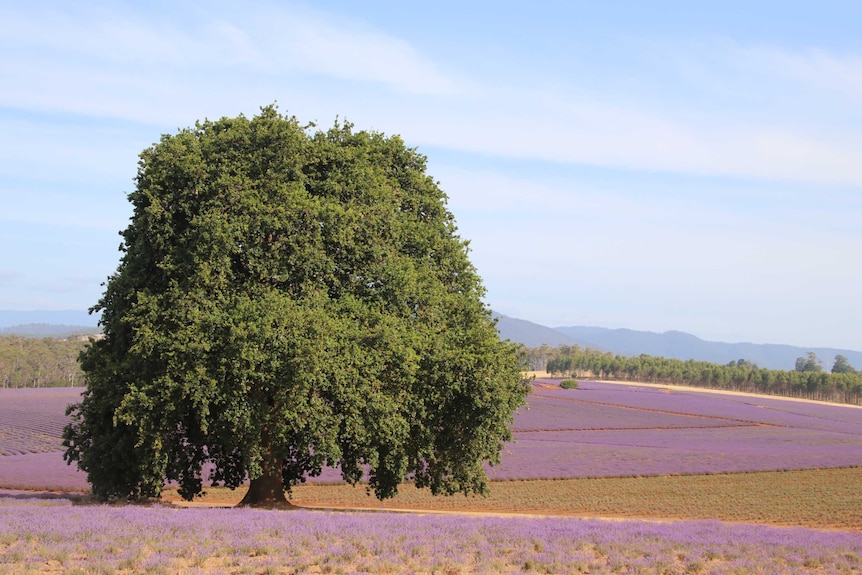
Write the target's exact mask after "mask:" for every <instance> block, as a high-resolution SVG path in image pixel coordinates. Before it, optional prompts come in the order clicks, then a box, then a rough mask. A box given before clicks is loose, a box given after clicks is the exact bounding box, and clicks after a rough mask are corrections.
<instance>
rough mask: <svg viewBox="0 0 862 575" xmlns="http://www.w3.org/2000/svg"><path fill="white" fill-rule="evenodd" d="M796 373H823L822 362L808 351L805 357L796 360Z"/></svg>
mask: <svg viewBox="0 0 862 575" xmlns="http://www.w3.org/2000/svg"><path fill="white" fill-rule="evenodd" d="M796 371H809V372H820V371H823V362H822V361H820V358H819V357H817V355H816V354H815V353H814V352H813V351H809V352H808V353H807V354H806V355H805V357H797V358H796Z"/></svg>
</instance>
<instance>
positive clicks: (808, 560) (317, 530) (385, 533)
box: [0, 381, 862, 575]
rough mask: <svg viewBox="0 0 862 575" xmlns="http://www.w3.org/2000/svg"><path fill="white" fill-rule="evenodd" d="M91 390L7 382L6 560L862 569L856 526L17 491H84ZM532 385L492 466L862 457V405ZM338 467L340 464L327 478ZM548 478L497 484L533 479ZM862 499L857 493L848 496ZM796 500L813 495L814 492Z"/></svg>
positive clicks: (669, 466)
mask: <svg viewBox="0 0 862 575" xmlns="http://www.w3.org/2000/svg"><path fill="white" fill-rule="evenodd" d="M80 392H81V389H80V388H68V389H42V390H0V517H2V521H0V575H3V574H6V573H8V574H12V573H15V574H17V573H28V572H29V573H80V574H84V573H103V574H109V573H117V574H122V573H154V574H161V573H165V574H167V573H189V574H214V573H427V574H431V573H440V574H456V573H593V574H603V573H640V574H646V575H653V574H655V575H658V574H663V573H692V574H738V575H742V574H772V573H812V574H832V573H836V574H838V573H840V574H850V573H859V572H862V538H860V537H859V532H858V531H852V530H851V531H846V530H839V529H830V530H818V529H810V528H801V527H790V528H789V527H769V526H764V525H748V524H735V523H721V522H719V521H693V520H674V521H639V520H619V519H617V520H614V521H603V520H597V519H577V518H572V517H564V516H555V517H543V516H539V515H537V516H533V517H525V516H495V515H486V516H465V515H463V514H459V515H445V514H436V515H435V514H422V515H415V514H404V513H399V514H396V513H382V512H354V513H336V512H331V511H330V512H326V511H311V510H300V511H291V512H284V511H261V510H250V509H221V508H209V509H207V508H187V509H179V508H174V507H167V506H158V505H157V506H151V507H144V506H105V505H94V504H87V503H86V499H83V500H82V499H80V498H76V497H74V496H73V497H64V496H44V495H43V496H41V497H40V498H33V497H32V496H31V495H28V494H27V493H19V492H14V491H11V490H10V489H31V490H34V489H35V490H59V491H86V489H87V484H86V478H85V477H84V475H83V474H81V473H79V472H77V471H76V469H75V468H74V467H69V466H67V465H66V464H65V463H64V462H63V461H62V457H61V454H62V452H61V449H62V446H61V437H60V434H61V431H62V427H63V425H64V424H65V423H66V421H67V418H66V417H65V416H64V412H65V407H66V405H67V404H68V403H70V402H73V401H76V399H77V397H78V395H79V394H80ZM528 401H529V409H523V410H522V411H521V412H520V413H519V414H518V415H517V416H516V419H515V422H514V425H513V432H514V436H515V440H516V441H515V442H514V443H511V444H508V445H507V446H506V449H505V453H504V456H503V462H502V464H501V465H500V466H498V467H495V468H492V469H490V470H489V472H490V475H491V476H492V477H493V478H498V479H517V478H527V479H530V478H570V477H607V476H643V475H660V476H667V475H676V474H686V473H719V472H727V471H756V470H769V469H805V468H812V467H845V466H859V465H862V409H854V408H851V407H846V406H831V405H820V404H811V403H798V402H789V401H785V400H780V399H774V398H766V397H764V398H761V397H756V398H753V397H735V396H723V395H717V394H710V393H702V392H698V391H688V390H684V391H671V390H664V389H657V388H649V387H636V386H628V385H618V384H609V383H595V382H582V383H581V385H580V388H579V389H577V390H561V389H559V387H558V386H557V385H556V384H555V383H554V382H552V381H544V382H542V381H540V382H536V384H535V386H534V391H533V393H532V394H531V395H530V397H529V399H528ZM782 475H785V474H782ZM335 477H336V474H335V471H334V470H328V471H327V472H326V474H325V476H324V479H326V480H330V481H331V480H332V479H334V478H335ZM716 477H720V476H716ZM725 477H729V476H725ZM742 477H748V476H747V475H746V476H742ZM659 479H660V478H659ZM591 481H594V480H591ZM628 481H637V480H628ZM534 483H535V482H526V483H518V482H509V481H506V482H503V483H499V484H497V485H500V486H503V485H519V486H520V487H519V488H524V489H529V485H531V484H534ZM582 488H583V487H582ZM317 489H324V488H323V487H317ZM326 489H332V488H326ZM4 490H5V491H4ZM312 495H313V494H312ZM528 495H530V494H524V496H528ZM677 497H681V498H684V497H685V493H679V494H677ZM723 501H724V500H723ZM859 501H860V500H859V499H858V498H857V499H852V496H851V497H850V498H847V499H841V501H840V502H836V504H839V505H840V504H846V505H851V506H855V505H859ZM693 503H694V502H693ZM785 503H787V504H789V505H797V506H799V505H805V503H803V502H802V500H801V499H800V500H799V501H796V502H795V503H794V502H785ZM549 504H550V503H549V502H544V501H543V505H549ZM551 507H552V508H553V505H552V506H551ZM549 513H550V511H549ZM788 513H789V512H788ZM687 516H688V515H687ZM696 516H703V517H715V516H717V515H711V514H704V515H696ZM789 516H793V513H790V515H789ZM663 517H667V515H665V516H663ZM794 524H796V525H799V524H802V523H794ZM815 524H817V525H820V524H819V523H816V522H815ZM853 525H855V523H853Z"/></svg>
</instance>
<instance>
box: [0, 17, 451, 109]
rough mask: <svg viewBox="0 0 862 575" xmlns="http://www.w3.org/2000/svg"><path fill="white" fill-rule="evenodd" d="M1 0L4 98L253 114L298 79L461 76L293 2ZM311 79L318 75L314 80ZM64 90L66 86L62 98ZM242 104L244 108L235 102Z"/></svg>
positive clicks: (417, 85) (401, 82) (442, 87)
mask: <svg viewBox="0 0 862 575" xmlns="http://www.w3.org/2000/svg"><path fill="white" fill-rule="evenodd" d="M224 8H225V9H224V10H215V9H212V8H211V7H210V6H207V7H206V8H204V7H199V8H194V7H191V8H187V9H184V8H183V7H175V8H173V12H172V13H171V15H170V16H172V17H173V18H172V19H173V21H170V20H169V19H168V17H164V16H163V17H159V16H156V15H154V14H152V13H142V12H138V11H136V10H135V9H134V8H133V7H131V6H125V7H113V8H112V10H110V11H108V10H98V9H87V8H86V7H76V6H75V5H67V6H64V7H63V8H62V9H59V8H58V9H56V10H55V11H53V12H49V13H47V14H43V15H41V17H40V18H39V19H36V18H35V12H33V11H32V10H31V11H28V12H19V11H16V10H14V9H12V8H11V7H9V6H7V7H5V8H4V9H0V21H2V22H3V24H0V31H2V34H0V36H3V37H4V39H2V40H0V50H2V53H5V54H7V55H11V54H15V57H14V58H13V57H7V58H3V60H2V62H0V72H2V74H0V77H1V78H3V79H2V80H0V87H2V90H0V105H3V106H7V107H11V108H20V109H31V110H32V109H35V110H61V111H65V112H72V113H77V114H86V115H91V116H96V117H112V118H121V119H124V120H133V121H140V122H148V123H157V124H164V123H165V122H169V123H173V122H182V123H183V124H187V123H189V122H190V121H192V120H193V119H195V118H199V117H201V116H202V115H210V116H221V115H231V114H235V113H238V112H239V111H245V112H254V111H256V109H257V107H258V106H260V105H263V104H266V103H268V102H271V101H272V100H273V99H276V98H277V97H278V96H279V95H282V96H285V95H290V94H291V92H293V91H294V90H293V89H292V88H291V86H292V85H294V86H295V85H297V84H301V85H304V86H308V83H309V82H314V81H325V80H327V79H329V80H340V81H350V82H356V83H359V84H365V85H369V86H370V85H382V86H385V87H386V88H388V89H390V90H391V91H392V93H393V94H410V95H413V96H417V95H434V96H446V95H451V94H455V93H457V92H459V91H460V90H461V89H462V87H463V86H467V85H468V83H467V82H465V81H462V80H460V79H458V78H456V77H455V76H453V75H452V74H451V73H449V72H447V71H445V70H443V68H442V67H441V66H440V65H439V64H438V63H436V62H434V61H433V60H432V59H431V58H428V57H426V56H423V55H422V54H420V53H419V52H418V51H417V50H416V49H415V48H414V47H413V46H411V44H410V43H409V42H407V41H405V40H403V39H401V38H398V37H396V36H392V35H390V34H387V33H385V32H383V31H380V30H377V29H375V28H373V27H372V26H370V25H369V24H367V23H365V22H362V21H358V20H348V19H343V18H332V17H330V15H328V14H323V13H319V12H315V11H312V10H307V9H300V8H298V7H296V6H285V7H277V6H275V5H271V4H260V3H258V4H250V5H243V6H242V7H241V8H236V7H233V6H230V5H225V6H224ZM315 78H316V79H317V80H315ZM57 94H63V97H62V98H57ZM238 103H239V104H240V105H241V107H242V108H243V110H237V109H236V108H237V104H238Z"/></svg>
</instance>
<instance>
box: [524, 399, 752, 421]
mask: <svg viewBox="0 0 862 575" xmlns="http://www.w3.org/2000/svg"><path fill="white" fill-rule="evenodd" d="M531 396H533V397H543V398H545V399H552V400H555V401H570V402H573V403H583V404H588V405H601V406H605V407H613V408H615V409H627V410H631V411H643V412H647V413H657V414H662V415H674V416H678V417H693V418H696V419H715V420H718V421H733V422H738V423H743V424H748V425H756V424H759V423H761V422H758V421H752V420H750V419H737V418H735V417H723V416H719V415H699V414H695V413H684V412H679V411H668V410H665V409H655V408H650V407H634V406H631V405H620V404H618V403H607V402H604V401H592V400H589V399H575V398H572V397H560V396H558V395H546V394H542V393H533V394H531Z"/></svg>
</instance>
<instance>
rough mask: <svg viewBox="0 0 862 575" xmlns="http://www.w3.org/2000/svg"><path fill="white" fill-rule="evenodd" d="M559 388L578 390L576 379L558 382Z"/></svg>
mask: <svg viewBox="0 0 862 575" xmlns="http://www.w3.org/2000/svg"><path fill="white" fill-rule="evenodd" d="M560 387H562V388H563V389H578V380H577V379H564V380H563V381H561V382H560Z"/></svg>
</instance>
